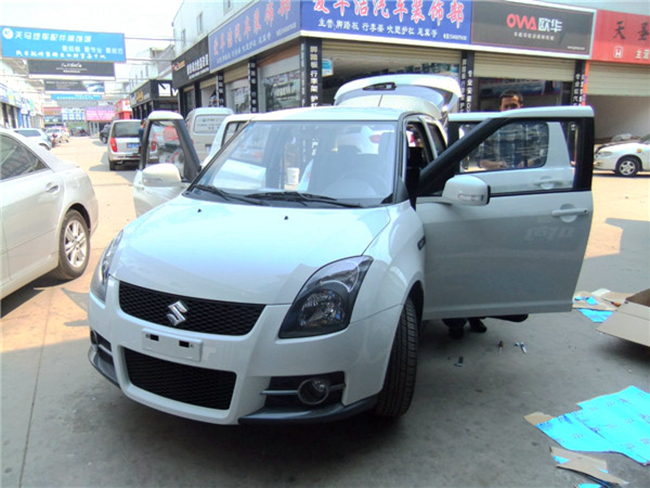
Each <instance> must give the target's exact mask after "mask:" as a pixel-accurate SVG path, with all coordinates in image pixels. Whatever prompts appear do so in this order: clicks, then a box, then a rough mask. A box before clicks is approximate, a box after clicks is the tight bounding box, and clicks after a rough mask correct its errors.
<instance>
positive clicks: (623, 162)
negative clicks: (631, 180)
mask: <svg viewBox="0 0 650 488" xmlns="http://www.w3.org/2000/svg"><path fill="white" fill-rule="evenodd" d="M639 166H640V165H639V161H638V160H637V159H635V158H631V157H625V158H621V159H619V161H618V163H616V174H617V175H618V176H636V174H637V173H638V172H639V169H640V167H639Z"/></svg>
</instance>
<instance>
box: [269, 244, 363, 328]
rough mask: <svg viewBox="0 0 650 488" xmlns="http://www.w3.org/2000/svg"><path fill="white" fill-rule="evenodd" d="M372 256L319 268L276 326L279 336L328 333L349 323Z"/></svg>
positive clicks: (346, 260)
mask: <svg viewBox="0 0 650 488" xmlns="http://www.w3.org/2000/svg"><path fill="white" fill-rule="evenodd" d="M370 263H372V258H370V257H367V256H366V257H364V256H358V257H354V258H348V259H343V260H341V261H336V262H334V263H331V264H328V265H327V266H324V267H322V268H321V269H319V270H318V271H317V272H316V273H314V274H313V275H312V277H311V278H309V280H307V283H305V285H304V286H303V287H302V289H301V290H300V293H298V296H297V297H296V299H295V300H294V302H293V305H292V306H291V308H290V309H289V313H287V316H286V317H285V319H284V322H282V327H280V338H282V339H288V338H292V337H309V336H316V335H322V334H331V333H332V332H336V331H339V330H343V329H345V328H346V327H347V326H348V325H349V324H350V317H351V316H352V309H353V308H354V302H355V300H356V298H357V294H358V293H359V289H360V288H361V283H363V278H364V277H365V276H366V272H367V271H368V268H369V267H370Z"/></svg>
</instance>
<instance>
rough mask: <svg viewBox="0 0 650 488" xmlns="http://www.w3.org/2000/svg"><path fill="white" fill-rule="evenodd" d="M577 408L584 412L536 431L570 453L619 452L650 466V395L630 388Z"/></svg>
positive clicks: (559, 419)
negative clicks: (539, 431)
mask: <svg viewBox="0 0 650 488" xmlns="http://www.w3.org/2000/svg"><path fill="white" fill-rule="evenodd" d="M578 405H579V406H580V408H582V410H579V411H577V412H572V413H568V414H565V415H562V416H560V417H556V418H554V419H551V420H549V421H547V422H542V423H540V424H537V428H539V429H540V430H541V431H542V432H544V433H545V434H546V435H548V436H549V437H551V438H553V439H554V440H555V441H556V442H557V443H558V444H560V445H561V446H562V447H564V448H565V449H569V450H571V451H585V452H617V453H620V454H624V455H625V456H628V457H629V458H631V459H634V460H635V461H636V462H638V463H641V464H643V465H647V464H650V394H648V393H646V392H645V391H643V390H640V389H639V388H636V387H634V386H630V387H628V388H626V389H625V390H622V391H620V392H618V393H613V394H611V395H604V396H601V397H597V398H594V399H592V400H588V401H586V402H582V403H579V404H578Z"/></svg>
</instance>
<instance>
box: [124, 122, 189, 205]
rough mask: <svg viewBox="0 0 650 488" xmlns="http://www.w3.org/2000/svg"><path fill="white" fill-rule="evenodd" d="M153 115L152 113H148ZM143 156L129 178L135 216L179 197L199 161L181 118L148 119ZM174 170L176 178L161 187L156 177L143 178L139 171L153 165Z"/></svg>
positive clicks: (143, 175) (141, 172) (143, 174)
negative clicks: (136, 169) (133, 173)
mask: <svg viewBox="0 0 650 488" xmlns="http://www.w3.org/2000/svg"><path fill="white" fill-rule="evenodd" d="M152 114H155V112H152ZM143 148H146V149H143V150H144V151H145V153H144V154H143V157H142V159H141V161H140V167H139V170H138V171H137V172H136V174H135V177H134V179H133V203H134V206H135V211H136V215H138V216H140V215H142V214H143V213H145V212H147V211H149V210H151V209H152V208H154V207H157V206H158V205H161V204H163V203H165V202H167V201H169V200H171V199H172V198H175V197H177V196H178V195H180V194H181V193H182V192H183V191H184V190H185V189H186V188H187V187H188V186H189V184H190V183H191V181H192V180H193V179H194V177H195V176H196V175H197V174H198V172H199V160H198V156H197V154H196V151H195V149H194V146H193V145H192V142H191V139H190V137H189V133H188V131H187V127H186V125H185V122H184V121H183V119H182V118H173V119H165V118H160V117H156V116H155V115H153V116H150V117H149V122H148V125H147V128H146V130H145V137H144V139H143ZM159 164H160V165H164V166H166V167H167V168H168V169H171V168H172V167H173V168H176V172H177V175H175V176H177V178H173V181H172V182H170V184H169V185H166V186H164V185H161V184H160V181H156V180H158V177H159V176H160V174H158V175H156V177H155V178H147V176H146V174H145V173H143V170H145V169H147V168H150V167H152V166H154V165H159Z"/></svg>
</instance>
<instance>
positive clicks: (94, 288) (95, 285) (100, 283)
mask: <svg viewBox="0 0 650 488" xmlns="http://www.w3.org/2000/svg"><path fill="white" fill-rule="evenodd" d="M121 240H122V232H121V231H120V233H119V234H118V235H117V236H115V238H114V239H113V240H112V241H111V243H110V244H109V245H108V246H107V247H106V249H104V253H103V254H102V257H101V258H100V259H99V263H98V264H97V268H95V272H94V273H93V279H92V281H91V282H90V291H91V292H92V293H93V295H95V296H96V297H97V298H99V299H100V300H101V301H102V302H105V301H106V287H107V286H108V272H109V271H110V269H111V263H112V262H113V257H114V256H115V250H116V249H117V246H119V244H120V241H121Z"/></svg>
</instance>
